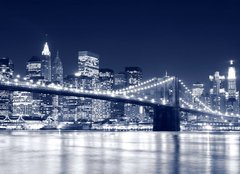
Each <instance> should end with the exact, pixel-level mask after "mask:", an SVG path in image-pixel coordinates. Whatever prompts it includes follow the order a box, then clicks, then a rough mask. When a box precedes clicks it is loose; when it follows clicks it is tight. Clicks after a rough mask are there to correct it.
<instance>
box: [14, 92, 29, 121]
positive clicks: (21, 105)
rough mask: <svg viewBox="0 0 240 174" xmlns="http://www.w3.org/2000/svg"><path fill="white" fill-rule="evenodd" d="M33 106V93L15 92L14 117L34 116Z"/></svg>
mask: <svg viewBox="0 0 240 174" xmlns="http://www.w3.org/2000/svg"><path fill="white" fill-rule="evenodd" d="M32 104H33V98H32V93H31V92H23V91H14V92H13V116H24V117H29V116H33V114H32V108H33V107H32Z"/></svg>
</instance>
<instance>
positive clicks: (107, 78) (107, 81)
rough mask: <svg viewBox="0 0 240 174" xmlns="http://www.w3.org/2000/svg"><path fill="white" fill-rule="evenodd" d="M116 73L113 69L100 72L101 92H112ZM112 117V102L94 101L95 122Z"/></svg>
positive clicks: (99, 86)
mask: <svg viewBox="0 0 240 174" xmlns="http://www.w3.org/2000/svg"><path fill="white" fill-rule="evenodd" d="M113 76H114V72H113V70H111V69H100V70H99V83H98V89H100V90H112V89H113V81H114V78H113ZM110 117H111V102H109V101H104V100H94V107H93V114H92V120H93V121H101V120H104V119H106V118H110Z"/></svg>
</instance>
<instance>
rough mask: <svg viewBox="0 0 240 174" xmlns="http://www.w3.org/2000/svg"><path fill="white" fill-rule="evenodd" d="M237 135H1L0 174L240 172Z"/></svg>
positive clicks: (42, 133)
mask: <svg viewBox="0 0 240 174" xmlns="http://www.w3.org/2000/svg"><path fill="white" fill-rule="evenodd" d="M239 147H240V135H239V133H168V132H114V133H113V132H19V131H18V132H0V151H1V156H0V167H1V168H0V169H1V173H24V174H25V173H36V174H37V173H46V174H48V173H51V174H52V173H91V174H94V173H110V174H112V173H116V174H118V173H119V174H120V173H240V148H239Z"/></svg>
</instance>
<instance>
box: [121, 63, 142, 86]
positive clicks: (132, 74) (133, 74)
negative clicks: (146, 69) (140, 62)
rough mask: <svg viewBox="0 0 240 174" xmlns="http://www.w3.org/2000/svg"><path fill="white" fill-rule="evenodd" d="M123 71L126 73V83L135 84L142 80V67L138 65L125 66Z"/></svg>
mask: <svg viewBox="0 0 240 174" xmlns="http://www.w3.org/2000/svg"><path fill="white" fill-rule="evenodd" d="M125 73H126V75H127V85H128V86H133V85H137V84H139V83H140V82H141V81H142V77H143V74H142V69H141V68H139V67H126V68H125Z"/></svg>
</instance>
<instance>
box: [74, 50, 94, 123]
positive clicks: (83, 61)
mask: <svg viewBox="0 0 240 174" xmlns="http://www.w3.org/2000/svg"><path fill="white" fill-rule="evenodd" d="M75 75H76V76H78V77H80V79H81V80H83V81H85V79H86V78H87V79H89V80H91V82H90V83H91V85H90V87H91V89H90V90H94V89H97V88H98V80H99V56H98V55H97V54H95V53H92V52H89V51H79V52H78V72H77V73H76V74H75ZM89 80H87V81H88V83H89ZM86 87H89V84H87V86H82V88H83V89H85V88H86ZM97 103H98V100H94V99H89V98H81V101H80V111H81V112H82V113H85V115H84V117H85V119H88V120H90V119H91V116H92V113H91V114H90V111H92V108H93V107H94V106H95V104H97Z"/></svg>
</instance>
